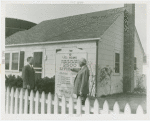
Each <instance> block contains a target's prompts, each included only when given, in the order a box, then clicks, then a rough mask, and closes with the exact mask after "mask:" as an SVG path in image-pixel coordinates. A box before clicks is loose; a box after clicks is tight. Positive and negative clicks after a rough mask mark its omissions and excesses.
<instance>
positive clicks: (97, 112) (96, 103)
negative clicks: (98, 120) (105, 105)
mask: <svg viewBox="0 0 150 121" xmlns="http://www.w3.org/2000/svg"><path fill="white" fill-rule="evenodd" d="M94 114H99V102H98V100H97V99H95V101H94Z"/></svg>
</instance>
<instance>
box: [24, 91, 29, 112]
mask: <svg viewBox="0 0 150 121" xmlns="http://www.w3.org/2000/svg"><path fill="white" fill-rule="evenodd" d="M28 98H29V97H28V89H26V90H25V99H24V114H28V113H29V112H28V107H29V103H28Z"/></svg>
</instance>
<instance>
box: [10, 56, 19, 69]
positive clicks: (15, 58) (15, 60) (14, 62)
mask: <svg viewBox="0 0 150 121" xmlns="http://www.w3.org/2000/svg"><path fill="white" fill-rule="evenodd" d="M18 60H19V53H12V64H11V65H12V66H11V70H18V62H19V61H18Z"/></svg>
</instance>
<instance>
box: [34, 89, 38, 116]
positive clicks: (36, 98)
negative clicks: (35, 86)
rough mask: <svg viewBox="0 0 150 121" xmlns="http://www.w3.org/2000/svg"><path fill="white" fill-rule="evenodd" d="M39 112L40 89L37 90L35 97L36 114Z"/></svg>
mask: <svg viewBox="0 0 150 121" xmlns="http://www.w3.org/2000/svg"><path fill="white" fill-rule="evenodd" d="M38 113H39V91H37V92H36V97H35V114H38Z"/></svg>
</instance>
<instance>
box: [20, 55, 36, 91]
mask: <svg viewBox="0 0 150 121" xmlns="http://www.w3.org/2000/svg"><path fill="white" fill-rule="evenodd" d="M27 62H28V64H27V65H26V66H24V68H23V70H22V79H23V88H24V89H29V90H34V88H35V71H34V69H33V62H34V58H33V57H28V58H27Z"/></svg>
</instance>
